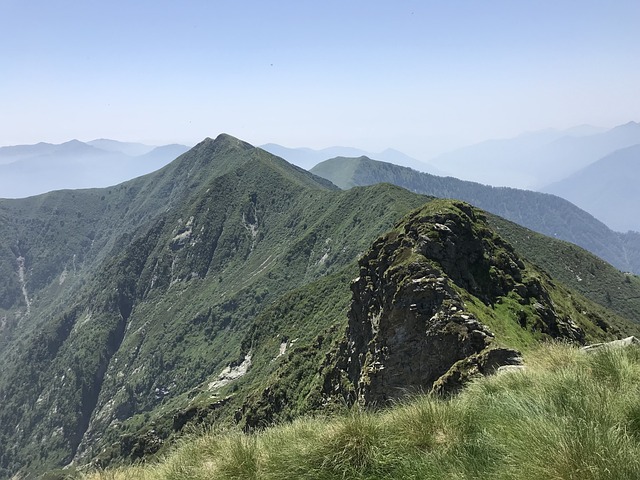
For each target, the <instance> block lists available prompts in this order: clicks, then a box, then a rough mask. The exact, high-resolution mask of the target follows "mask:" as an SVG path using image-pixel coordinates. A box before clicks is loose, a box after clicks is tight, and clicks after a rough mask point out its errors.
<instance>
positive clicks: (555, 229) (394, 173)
mask: <svg viewBox="0 0 640 480" xmlns="http://www.w3.org/2000/svg"><path fill="white" fill-rule="evenodd" d="M311 171H312V172H313V173H316V174H318V175H320V176H322V177H324V178H327V179H328V180H330V181H332V182H333V183H335V184H336V185H338V186H340V187H342V188H350V187H352V186H354V185H373V184H375V183H380V182H389V183H393V184H395V185H399V186H401V187H403V188H406V189H407V190H410V191H412V192H417V193H423V194H426V195H433V196H435V197H440V198H456V199H460V200H464V201H466V202H469V203H471V204H473V205H476V206H477V207H480V208H482V209H484V210H486V211H488V212H491V213H494V214H496V215H500V216H501V217H504V218H507V219H509V220H511V221H513V222H516V223H518V224H520V225H524V226H526V227H528V228H530V229H532V230H535V231H537V232H540V233H543V234H545V235H549V236H551V237H556V238H561V239H563V240H566V241H569V242H571V243H575V244H576V245H580V246H581V247H583V248H586V249H587V250H589V251H591V252H593V253H595V254H596V255H598V256H599V257H601V258H603V259H605V260H607V261H608V262H610V263H611V264H612V265H614V266H616V267H617V268H619V269H621V270H626V271H633V272H636V273H640V269H639V268H638V265H637V263H638V261H637V260H635V259H634V256H633V255H632V253H633V251H634V249H637V247H634V245H636V244H637V243H639V242H638V239H637V238H635V237H634V236H633V235H629V234H628V235H624V234H619V233H616V232H613V231H611V230H610V229H609V228H607V226H606V225H604V224H603V223H602V222H600V221H598V220H596V219H595V218H593V217H592V216H591V215H589V214H588V213H587V212H585V211H583V210H581V209H579V208H578V207H576V206H575V205H573V204H571V203H570V202H568V201H566V200H564V199H562V198H559V197H556V196H553V195H548V194H542V193H538V192H530V191H527V190H519V189H514V188H505V187H490V186H487V185H482V184H479V183H474V182H468V181H463V180H459V179H457V178H451V177H438V176H434V175H430V174H427V173H421V172H417V171H415V170H412V169H410V168H406V167H400V166H397V165H393V164H390V163H385V162H379V161H375V160H371V159H368V158H366V157H359V158H336V159H331V160H327V161H325V162H323V163H320V164H318V165H316V166H315V167H314V168H313V169H311Z"/></svg>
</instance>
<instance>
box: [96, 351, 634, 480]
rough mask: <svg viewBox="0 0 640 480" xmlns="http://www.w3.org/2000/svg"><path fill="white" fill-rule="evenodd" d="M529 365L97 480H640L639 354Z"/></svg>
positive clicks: (545, 358) (204, 446)
mask: <svg viewBox="0 0 640 480" xmlns="http://www.w3.org/2000/svg"><path fill="white" fill-rule="evenodd" d="M525 360H526V362H527V365H528V367H527V369H526V370H525V371H518V372H513V373H506V374H502V375H498V376H493V377H486V378H482V379H479V380H477V381H476V382H475V383H473V384H472V385H471V386H470V387H469V388H468V389H466V390H465V391H464V392H462V393H461V394H460V395H459V396H457V397H454V398H452V399H449V400H442V399H438V398H433V397H428V396H424V397H417V398H415V399H413V400H411V401H409V402H407V403H404V404H400V405H397V406H395V407H393V408H390V409H388V410H384V411H381V412H377V413H371V412H357V411H354V412H350V413H347V414H344V415H341V416H337V417H332V418H302V419H298V420H296V421H294V422H292V423H289V424H286V425H281V426H278V427H274V428H271V429H267V430H265V431H262V432H259V433H255V434H250V435H246V434H240V433H236V432H228V433H220V432H210V433H206V434H205V435H202V436H197V437H194V438H191V439H185V440H184V441H183V442H182V443H181V444H180V445H179V446H178V447H177V448H176V449H175V450H174V451H173V452H172V453H170V454H168V455H167V456H166V457H165V458H163V459H162V460H161V461H159V462H158V463H150V464H147V465H143V466H135V467H127V468H123V469H120V470H109V471H105V472H102V473H100V472H98V473H95V474H89V475H87V477H86V478H89V479H91V480H103V479H105V480H106V479H111V480H119V479H152V478H153V479H175V480H179V479H200V478H202V479H204V478H219V479H238V478H243V479H289V478H308V479H333V478H336V479H337V478H353V479H378V478H388V479H393V478H398V479H400V478H402V479H441V478H457V479H476V478H483V479H504V480H507V479H518V480H527V479H532V480H533V479H536V480H538V479H555V478H558V479H559V478H562V479H605V478H606V479H613V478H615V479H629V480H631V479H635V478H638V475H639V474H640V460H639V459H640V396H638V391H639V389H640V349H638V348H637V347H630V348H625V349H604V350H602V351H599V352H597V353H595V354H585V353H582V352H579V351H578V350H576V349H575V348H573V347H568V346H562V345H545V346H542V347H539V348H538V349H535V350H533V351H530V352H529V353H528V354H527V355H526V359H525Z"/></svg>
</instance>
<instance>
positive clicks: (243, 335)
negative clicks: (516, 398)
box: [0, 135, 638, 478]
mask: <svg viewBox="0 0 640 480" xmlns="http://www.w3.org/2000/svg"><path fill="white" fill-rule="evenodd" d="M0 212H1V216H0V218H1V219H2V223H0V229H1V233H2V236H1V237H0V238H2V239H3V241H2V244H1V245H0V267H1V268H2V269H3V272H5V273H6V276H5V277H3V278H4V283H3V284H2V285H1V286H0V288H2V290H0V308H2V310H1V311H0V315H1V316H0V319H2V324H1V325H2V326H1V327H0V328H1V329H2V330H1V331H0V362H1V364H2V365H3V368H2V369H1V370H0V399H2V401H1V402H0V425H1V427H0V478H11V477H12V476H13V475H14V474H16V473H17V472H21V474H25V475H26V474H27V473H37V472H42V471H44V470H47V469H51V468H56V467H63V466H65V465H69V464H71V463H73V465H76V466H83V465H86V464H92V465H94V466H108V465H117V464H121V463H128V462H131V461H136V460H140V459H144V460H146V459H149V458H150V457H151V456H153V455H162V454H164V453H166V452H168V451H169V450H170V449H171V448H173V445H174V444H175V442H176V440H177V439H178V438H180V437H183V436H184V435H185V434H188V433H189V432H192V431H193V430H194V429H197V428H230V429H234V430H246V431H249V430H254V429H256V428H258V429H259V428H262V427H265V426H268V425H272V424H275V423H280V422H282V421H288V420H293V419H295V418H297V417H299V416H300V415H305V414H311V413H315V414H318V415H320V414H326V415H330V414H332V413H333V412H336V411H341V410H343V409H344V408H345V406H346V405H355V404H361V405H365V406H374V405H375V404H378V403H380V404H382V403H385V402H386V401H388V400H389V401H395V400H397V399H399V398H401V397H402V396H403V395H404V394H405V393H406V392H409V391H413V390H420V389H427V390H429V389H432V390H433V391H434V392H439V393H443V394H450V393H453V392H455V391H458V390H459V389H460V388H461V387H462V386H463V385H464V384H465V383H466V382H467V381H468V380H471V379H473V378H475V377H476V376H478V375H480V374H483V373H486V374H488V373H491V372H492V371H493V370H494V369H495V368H496V367H497V366H499V365H502V364H505V363H509V362H514V361H517V358H519V355H520V354H521V353H522V354H525V355H526V354H527V352H528V351H530V350H532V349H535V346H536V345H537V343H538V342H540V341H546V340H550V339H556V338H557V339H565V340H567V341H571V342H574V343H584V342H591V341H600V340H608V339H613V338H618V337H621V336H626V335H629V334H633V333H636V332H637V331H638V325H637V324H634V323H631V322H630V321H629V319H630V318H631V317H632V314H633V312H634V310H633V304H632V303H630V304H629V305H628V306H626V307H624V308H618V309H617V310H615V311H614V309H607V308H606V305H605V306H603V303H604V301H603V300H602V295H605V296H606V292H607V289H606V287H603V290H602V292H604V293H598V294H595V293H594V295H593V298H591V299H589V298H586V297H585V296H583V295H581V294H580V293H578V292H577V291H575V290H570V289H569V288H568V287H565V286H564V285H563V280H562V279H560V280H556V279H555V278H551V277H549V275H548V274H547V273H546V272H545V271H543V270H541V269H540V268H538V267H537V266H536V264H540V263H539V262H538V261H536V260H535V259H534V258H532V259H530V258H529V257H528V256H527V255H528V253H526V252H525V250H522V251H521V250H519V247H514V246H512V245H511V244H510V243H508V242H507V241H506V240H505V239H503V238H502V237H501V236H500V235H499V234H498V231H497V230H495V229H494V227H492V225H491V223H490V219H488V218H487V217H486V216H485V214H484V213H483V212H482V211H480V210H478V209H475V208H472V207H471V206H469V205H467V204H464V203H462V202H457V201H443V200H434V199H432V198H430V197H426V196H423V195H418V194H415V193H411V192H409V191H407V190H405V189H402V188H400V187H397V186H393V185H389V184H380V185H374V186H368V187H356V188H351V189H349V190H347V191H341V190H339V189H337V188H336V187H335V186H334V185H333V184H331V183H329V182H327V181H326V180H324V179H322V178H320V177H317V176H315V175H312V174H311V173H309V172H306V171H304V170H302V169H299V168H297V167H294V166H291V165H289V164H288V163H286V162H285V161H284V160H282V159H280V158H278V157H274V156H273V155H270V154H268V153H267V152H265V151H263V150H261V149H256V148H253V147H252V146H251V145H249V144H246V143H244V142H241V141H239V140H237V139H235V138H233V137H230V136H228V135H221V136H219V137H218V138H216V139H215V140H211V139H206V140H205V141H203V142H202V143H200V144H199V145H197V146H196V147H194V149H192V150H190V151H189V152H187V153H185V154H184V155H182V156H180V157H179V158H178V159H176V160H175V161H174V162H173V163H171V164H169V165H167V166H166V167H165V168H163V169H161V170H159V171H158V172H155V173H153V174H150V175H147V176H145V177H140V178H138V179H135V180H133V181H131V182H126V183H124V184H121V185H118V186H115V187H111V188H109V189H96V190H86V191H66V192H53V193H51V194H47V195H43V196H39V197H33V198H28V199H24V200H15V201H4V200H3V201H0ZM385 232H387V233H385ZM513 232H516V233H513ZM518 232H519V233H518ZM512 233H513V235H515V236H516V237H517V236H518V235H526V234H527V231H526V230H525V229H521V228H520V227H517V226H515V225H514V226H513V227H512ZM516 241H517V238H516ZM539 241H540V244H539V246H538V247H537V250H536V249H533V248H532V249H531V252H533V253H532V257H535V253H536V251H538V252H543V251H544V250H545V248H549V249H551V248H555V244H554V243H552V242H551V243H548V244H547V245H548V246H547V247H545V238H544V237H540V240H539ZM581 268H582V267H581ZM585 268H588V267H585ZM595 272H596V273H594V276H596V277H597V275H599V274H600V273H599V272H600V270H596V271H595ZM354 279H355V280H354ZM630 285H631V287H629V288H632V289H633V288H636V286H637V284H636V283H635V281H634V282H632V283H630ZM611 288H612V289H615V288H616V285H615V284H614V285H611ZM632 291H633V290H630V292H632ZM610 295H613V293H610ZM605 298H606V297H605ZM612 298H613V297H612ZM594 301H595V302H599V303H600V305H598V304H597V303H594ZM615 312H617V313H615ZM425 332H426V334H425ZM403 338H404V339H406V340H407V341H406V342H404V341H403V340H402V339H403ZM398 345H400V346H401V348H396V347H397V346H398ZM412 349H414V350H412ZM434 349H435V350H434ZM432 351H438V352H441V353H439V354H438V355H436V356H435V357H434V356H433V354H432V353H430V352H432ZM436 357H437V361H435V360H434V358H436ZM405 367H406V368H405ZM381 372H382V373H381ZM407 372H420V374H419V375H413V374H409V373H407ZM394 373H395V374H397V378H396V379H395V380H393V382H391V383H389V382H387V380H386V379H387V375H392V376H393V375H394ZM400 378H403V379H404V380H402V382H400V383H398V382H399V379H400ZM394 382H395V383H394ZM387 386H389V388H387ZM391 387H392V388H391ZM403 392H404V393H403Z"/></svg>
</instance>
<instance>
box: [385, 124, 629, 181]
mask: <svg viewBox="0 0 640 480" xmlns="http://www.w3.org/2000/svg"><path fill="white" fill-rule="evenodd" d="M638 144H640V124H639V123H637V122H629V123H627V124H624V125H620V126H617V127H615V128H612V129H609V130H605V131H601V130H599V129H594V128H589V127H584V128H574V129H569V130H566V131H555V130H542V131H539V132H532V133H528V134H523V135H520V136H518V137H515V138H510V139H504V140H489V141H486V142H482V143H479V144H476V145H470V146H468V147H464V148H460V149H458V150H455V151H452V152H449V153H446V154H443V155H440V156H439V157H437V158H434V159H431V160H430V163H432V164H433V165H435V166H436V167H437V168H440V169H443V170H445V171H447V172H449V173H450V174H451V175H453V176H455V177H457V178H461V179H464V180H472V181H476V182H480V183H483V184H487V185H494V186H509V187H517V188H526V189H536V190H537V189H540V188H543V187H545V186H547V185H549V184H551V183H554V182H558V181H560V180H562V179H564V178H566V177H568V176H570V175H572V174H573V173H575V172H577V171H579V170H581V169H582V168H584V167H586V166H588V165H590V164H591V163H593V162H596V161H598V160H599V159H601V158H602V157H605V156H606V155H609V154H611V153H613V152H614V151H616V150H620V149H622V148H626V147H630V146H633V145H638ZM381 160H384V159H381Z"/></svg>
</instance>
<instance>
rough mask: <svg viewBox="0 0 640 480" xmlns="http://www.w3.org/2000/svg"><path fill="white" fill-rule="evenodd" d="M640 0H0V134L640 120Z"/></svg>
mask: <svg viewBox="0 0 640 480" xmlns="http://www.w3.org/2000/svg"><path fill="white" fill-rule="evenodd" d="M638 25H640V2H638V1H637V0H632V1H631V0H630V1H627V0H616V1H615V2H602V1H591V0H582V1H577V0H576V1H562V0H555V1H547V0H536V1H520V0H509V1H490V0H486V1H482V2H481V1H478V0H474V1H472V0H467V1H462V0H461V1H455V0H452V1H444V0H439V1H429V0H423V1H402V0H397V1H395V2H391V1H375V0H373V1H372V0H369V1H348V0H342V1H332V0H328V1H304V0H298V1H281V2H266V1H241V0H237V1H188V0H183V1H173V2H169V1H132V0H129V1H119V0H111V1H106V0H102V1H93V0H76V1H65V0H56V1H54V2H52V1H49V0H31V1H25V0H0V59H1V62H2V64H1V65H2V66H1V67H0V145H13V144H19V143H35V142H38V141H48V142H54V143H59V142H63V141H66V140H69V139H71V138H78V139H80V140H92V139H94V138H100V137H106V138H115V139H119V140H126V141H144V142H148V143H156V144H157V143H170V142H180V143H190V144H193V143H195V142H197V141H200V140H201V139H202V138H204V137H206V136H211V137H214V136H215V135H217V134H218V133H220V132H227V133H230V134H232V135H235V136H237V137H240V138H242V139H244V140H247V141H249V142H251V143H253V144H256V145H259V144H262V143H267V142H274V143H280V144H283V145H286V146H291V147H296V146H308V147H314V148H321V147H326V146H331V145H348V146H354V147H360V148H364V149H368V150H372V151H376V150H382V149H384V148H387V147H393V148H397V149H399V150H402V151H404V152H406V153H409V154H411V155H414V156H416V157H417V158H420V159H423V160H428V159H429V158H430V156H432V155H434V154H436V153H439V152H440V151H443V150H446V149H449V148H452V147H455V146H458V145H463V144H468V143H472V142H476V141H480V140H483V139H487V138H501V137H508V136H513V135H517V134H519V133H521V132H523V131H531V130H537V129H542V128H547V127H553V128H568V127H571V126H574V125H579V124H585V123H586V124H592V125H597V126H604V127H612V126H615V125H618V124H621V123H626V122H628V121H630V120H636V121H637V120H640V91H639V90H640V89H639V86H640V28H638Z"/></svg>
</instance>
